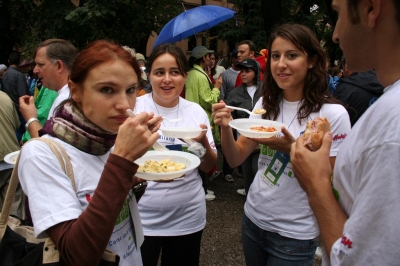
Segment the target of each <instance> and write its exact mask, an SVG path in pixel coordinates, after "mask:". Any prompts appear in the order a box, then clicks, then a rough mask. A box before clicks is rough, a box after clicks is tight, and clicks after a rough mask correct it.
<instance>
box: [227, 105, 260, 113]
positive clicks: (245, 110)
mask: <svg viewBox="0 0 400 266" xmlns="http://www.w3.org/2000/svg"><path fill="white" fill-rule="evenodd" d="M225 107H226V108H229V109H234V110H239V111H243V112H246V113H248V114H249V115H256V114H255V113H253V112H251V111H249V110H247V109H244V108H240V107H235V106H229V105H226V106H225Z"/></svg>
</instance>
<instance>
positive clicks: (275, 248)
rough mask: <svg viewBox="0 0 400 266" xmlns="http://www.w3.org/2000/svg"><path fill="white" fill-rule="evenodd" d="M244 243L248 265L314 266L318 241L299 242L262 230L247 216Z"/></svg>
mask: <svg viewBox="0 0 400 266" xmlns="http://www.w3.org/2000/svg"><path fill="white" fill-rule="evenodd" d="M242 241H243V252H244V257H245V260H246V265H249V266H272V265H277V266H288V265H290V266H293V265H296V266H300V265H311V266H312V265H313V263H314V256H315V250H316V249H317V246H318V240H317V239H310V240H297V239H293V238H288V237H284V236H281V235H279V234H277V233H272V232H269V231H265V230H262V229H260V228H259V227H258V226H257V225H255V224H254V223H253V222H252V221H251V220H250V219H249V218H248V217H247V216H246V214H244V215H243V218H242Z"/></svg>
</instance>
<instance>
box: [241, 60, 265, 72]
mask: <svg viewBox="0 0 400 266" xmlns="http://www.w3.org/2000/svg"><path fill="white" fill-rule="evenodd" d="M236 67H237V68H243V67H245V68H251V69H254V70H255V71H258V70H259V68H260V65H259V64H258V62H257V61H256V60H254V59H251V58H247V59H245V60H243V62H241V63H239V64H237V65H236Z"/></svg>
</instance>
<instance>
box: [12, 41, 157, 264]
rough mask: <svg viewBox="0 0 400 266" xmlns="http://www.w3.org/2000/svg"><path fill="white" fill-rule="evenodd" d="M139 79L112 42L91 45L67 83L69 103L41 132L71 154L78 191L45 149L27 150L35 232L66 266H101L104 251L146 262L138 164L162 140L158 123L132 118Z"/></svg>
mask: <svg viewBox="0 0 400 266" xmlns="http://www.w3.org/2000/svg"><path fill="white" fill-rule="evenodd" d="M138 77H140V68H139V66H138V64H137V62H136V60H135V59H134V57H132V55H131V54H130V53H129V52H127V51H125V50H124V49H123V48H122V47H120V46H118V45H116V44H113V43H110V42H108V41H96V42H94V43H92V44H90V45H89V46H88V47H87V48H86V49H84V50H82V51H81V52H80V54H79V56H78V57H77V58H76V61H75V62H74V64H73V66H72V68H71V75H70V78H69V81H68V85H69V88H70V91H71V99H69V100H66V101H64V102H63V103H61V104H60V105H59V106H58V108H57V109H56V112H55V114H54V116H53V117H52V118H51V119H50V120H48V121H47V122H46V123H45V125H44V127H43V129H42V130H41V131H40V135H42V137H43V138H52V139H53V140H54V141H56V142H58V143H59V144H61V146H62V147H63V148H64V149H65V151H66V152H67V154H68V156H69V158H70V161H71V163H72V167H73V173H74V178H75V185H76V190H74V189H73V187H72V184H71V180H70V179H69V177H68V176H67V175H66V174H65V173H64V172H63V171H62V168H61V166H60V163H59V162H58V160H57V158H56V156H55V155H54V154H53V153H52V151H51V150H50V148H49V147H48V146H47V145H46V144H44V143H42V142H40V141H32V142H29V143H27V144H26V145H25V146H24V148H23V150H22V155H21V160H20V164H19V168H18V171H19V177H20V180H21V185H22V188H23V190H24V191H25V193H26V194H27V195H28V197H29V207H30V211H31V215H32V219H33V223H34V225H35V235H36V236H37V237H45V236H48V237H50V238H51V239H52V240H53V242H54V243H55V245H56V247H57V249H58V250H59V252H60V254H61V257H62V259H63V260H64V261H65V263H66V264H67V265H98V264H99V261H100V259H101V256H102V254H103V252H104V249H105V248H109V249H111V250H112V251H114V252H115V253H117V254H118V255H119V257H120V265H126V266H128V265H142V260H141V254H140V250H139V247H140V245H141V243H142V242H143V232H142V231H141V226H140V217H139V212H138V207H137V203H136V197H135V196H137V194H136V195H135V190H134V189H133V188H134V187H135V186H137V185H138V184H139V182H141V180H140V179H138V178H136V177H135V173H136V171H137V169H138V165H136V164H135V163H133V161H135V160H136V159H138V158H140V157H141V156H142V155H143V154H144V153H145V152H146V151H148V149H149V148H150V147H151V146H152V144H153V143H154V142H155V141H156V140H157V138H158V133H157V130H158V128H159V123H160V122H161V118H158V117H153V114H148V113H141V114H138V115H137V116H136V117H135V118H130V117H128V116H127V114H126V110H127V109H133V108H134V106H135V102H136V90H137V88H138V82H139V80H138ZM148 125H150V129H149V126H148ZM136 192H138V191H136ZM134 220H135V222H134Z"/></svg>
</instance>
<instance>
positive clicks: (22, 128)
mask: <svg viewBox="0 0 400 266" xmlns="http://www.w3.org/2000/svg"><path fill="white" fill-rule="evenodd" d="M18 117H19V121H20V122H21V125H20V126H19V128H18V129H17V132H16V135H17V139H18V143H19V142H20V141H21V139H22V135H24V133H25V131H26V129H25V124H26V121H25V119H24V117H23V116H22V114H21V113H20V112H18Z"/></svg>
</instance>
